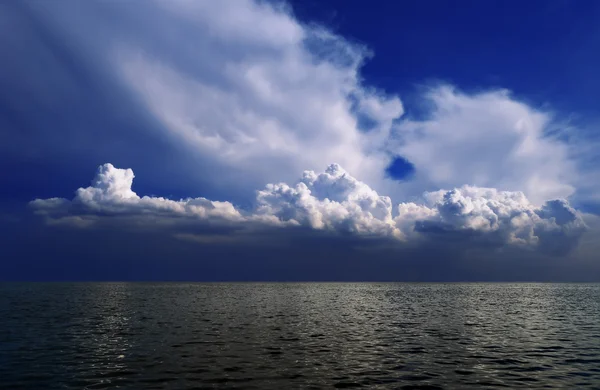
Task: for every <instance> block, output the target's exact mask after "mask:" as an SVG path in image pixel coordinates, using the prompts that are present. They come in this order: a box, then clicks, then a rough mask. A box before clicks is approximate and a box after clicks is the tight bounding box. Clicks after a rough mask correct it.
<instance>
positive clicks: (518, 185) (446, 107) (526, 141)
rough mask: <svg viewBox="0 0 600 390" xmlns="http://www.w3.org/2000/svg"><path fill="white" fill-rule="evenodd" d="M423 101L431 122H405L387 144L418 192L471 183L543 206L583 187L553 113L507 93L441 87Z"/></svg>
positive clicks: (429, 93)
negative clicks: (412, 170)
mask: <svg viewBox="0 0 600 390" xmlns="http://www.w3.org/2000/svg"><path fill="white" fill-rule="evenodd" d="M423 98H424V99H425V100H426V101H428V102H429V103H431V105H430V106H431V111H430V112H429V113H428V117H427V118H426V119H424V120H408V119H407V120H405V121H403V122H401V123H399V124H398V125H397V126H396V127H395V128H394V131H393V137H392V139H391V140H390V143H389V145H388V147H389V148H390V150H393V151H394V152H396V153H398V154H400V155H402V156H404V157H405V158H406V159H408V160H409V161H410V162H412V163H413V164H414V165H415V166H416V167H417V177H416V180H415V182H413V183H412V184H411V185H412V186H413V188H415V190H417V191H418V190H419V188H423V187H429V188H431V187H433V188H448V187H455V186H461V185H463V184H465V183H468V184H471V185H475V186H480V187H494V188H503V189H506V190H510V191H522V192H524V193H525V194H526V196H527V198H528V199H529V200H530V201H532V202H533V203H535V204H536V205H541V204H542V203H543V202H544V201H546V200H548V199H554V198H566V197H569V196H571V195H573V194H574V193H575V190H576V186H578V185H579V184H581V177H580V176H579V172H578V170H577V169H576V164H575V160H574V159H573V158H572V157H573V156H572V155H571V153H570V147H569V145H568V144H567V143H565V142H564V141H563V140H560V139H557V138H556V137H554V136H553V134H554V131H555V130H556V129H555V127H556V124H555V123H554V122H553V116H552V114H551V113H549V112H545V111H542V110H537V109H534V108H533V107H531V106H528V105H527V104H525V103H522V102H519V101H518V100H516V99H514V98H512V97H511V95H510V93H509V91H506V90H496V91H487V92H481V93H475V94H466V93H462V92H460V91H459V90H457V89H456V88H453V87H451V86H447V85H441V86H435V87H432V88H429V89H427V90H426V92H425V93H424V95H423Z"/></svg>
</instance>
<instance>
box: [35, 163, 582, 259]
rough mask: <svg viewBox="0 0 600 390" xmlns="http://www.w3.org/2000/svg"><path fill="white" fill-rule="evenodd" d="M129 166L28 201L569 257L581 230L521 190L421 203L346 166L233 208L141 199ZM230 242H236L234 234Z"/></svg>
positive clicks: (574, 214)
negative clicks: (68, 193) (71, 190)
mask: <svg viewBox="0 0 600 390" xmlns="http://www.w3.org/2000/svg"><path fill="white" fill-rule="evenodd" d="M133 178H134V174H133V171H132V170H131V169H118V168H115V167H114V166H113V165H111V164H104V165H102V166H100V167H99V168H98V171H97V174H96V177H95V178H94V180H93V181H92V185H91V186H90V187H87V188H79V189H78V190H77V191H76V192H75V197H74V198H73V200H71V201H69V200H66V199H60V198H50V199H36V200H34V201H32V202H31V203H30V205H31V207H32V208H33V209H34V211H35V212H36V213H37V214H40V215H43V216H45V217H46V218H47V220H48V221H49V222H51V223H54V224H57V223H65V224H68V223H72V224H74V225H76V226H79V227H87V226H89V225H91V224H93V222H94V221H95V220H100V219H107V218H108V219H110V218H111V217H112V218H115V217H117V218H120V220H121V221H128V220H129V221H134V222H137V223H136V224H137V225H139V221H143V223H144V224H146V225H147V224H154V225H155V226H157V227H161V226H163V227H164V226H165V224H168V225H169V226H171V227H172V226H175V227H177V226H180V227H185V229H189V227H190V226H192V227H193V226H194V224H198V225H200V226H202V225H207V224H210V225H211V226H213V227H215V226H217V227H218V226H228V227H231V228H232V229H237V230H244V229H245V230H246V231H248V230H253V229H265V228H271V229H273V228H276V229H278V228H286V227H288V228H290V227H305V228H310V229H314V230H317V231H328V232H333V233H335V234H351V235H355V236H357V237H377V238H384V239H394V240H397V241H399V242H404V243H407V242H408V243H411V242H416V243H422V242H423V240H434V241H436V240H445V239H448V237H450V238H451V239H458V240H460V241H461V242H464V241H468V242H470V243H471V244H485V245H491V246H494V247H497V248H501V247H504V246H518V247H523V248H531V249H539V250H541V251H545V252H548V253H555V254H565V253H567V252H568V251H569V250H570V249H571V248H573V247H574V246H575V244H576V243H577V241H578V239H579V237H580V236H581V235H582V234H583V233H584V232H585V230H586V225H585V223H584V220H583V217H582V215H581V214H580V213H579V212H578V211H576V210H574V209H573V208H572V207H570V205H569V204H568V202H567V201H566V200H552V201H548V202H545V203H544V204H543V205H542V206H541V207H536V206H534V205H533V204H532V203H530V202H529V200H528V199H527V198H526V197H525V195H524V194H523V193H521V192H508V191H498V190H496V189H493V188H480V187H473V186H463V187H460V188H455V189H452V190H439V191H435V192H429V193H425V194H423V196H422V203H414V202H407V203H400V204H399V205H398V206H397V207H396V208H395V210H394V207H393V206H392V201H391V199H390V198H389V197H387V196H381V195H379V194H378V193H377V192H376V191H374V190H373V189H372V188H370V187H369V186H368V185H367V184H365V183H363V182H361V181H359V180H357V179H356V178H354V177H353V176H351V175H350V174H349V173H348V172H346V171H345V170H344V169H343V168H342V167H341V166H340V165H338V164H331V165H329V167H328V168H327V169H326V170H325V172H322V173H318V174H317V173H315V172H314V171H305V172H304V174H303V176H302V178H301V179H300V180H299V181H298V182H297V183H296V184H295V185H288V184H285V183H278V184H268V185H267V186H266V187H265V188H264V189H263V190H261V191H258V192H257V196H256V202H255V206H254V207H253V209H251V210H241V209H239V208H236V207H235V206H234V205H233V204H232V203H230V202H222V201H211V200H209V199H206V198H188V199H181V200H178V201H175V200H170V199H166V198H162V197H149V196H143V197H140V196H138V195H137V194H136V193H135V192H133V190H132V184H133ZM176 235H177V237H180V238H182V239H188V240H190V239H193V240H195V241H199V242H207V241H213V242H223V240H224V239H225V238H224V237H226V236H227V234H219V233H217V232H215V231H214V230H213V231H212V232H210V235H209V237H204V238H199V236H194V235H191V234H189V232H186V231H179V232H177V233H176ZM226 240H233V238H228V239H226Z"/></svg>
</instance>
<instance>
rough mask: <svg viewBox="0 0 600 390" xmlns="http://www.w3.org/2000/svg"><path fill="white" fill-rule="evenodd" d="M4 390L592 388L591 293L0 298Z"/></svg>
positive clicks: (444, 287)
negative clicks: (116, 389) (117, 389)
mask: <svg viewBox="0 0 600 390" xmlns="http://www.w3.org/2000/svg"><path fill="white" fill-rule="evenodd" d="M0 387H1V388H6V389H112V388H123V389H192V388H193V389H334V388H365V389H485V388H499V387H503V388H510V389H518V388H528V389H538V388H559V389H600V284H545V283H539V284H535V283H534V284H528V283H515V284H503V283H481V284H479V283H465V284H461V283H448V284H444V283H433V284H426V283H419V284H410V283H47V284H45V283H5V284H0Z"/></svg>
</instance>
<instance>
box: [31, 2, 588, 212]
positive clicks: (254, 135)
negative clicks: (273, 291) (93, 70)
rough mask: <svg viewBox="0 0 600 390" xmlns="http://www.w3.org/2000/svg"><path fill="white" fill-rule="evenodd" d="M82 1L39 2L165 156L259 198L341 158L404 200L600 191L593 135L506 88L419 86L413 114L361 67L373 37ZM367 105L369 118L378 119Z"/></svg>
mask: <svg viewBox="0 0 600 390" xmlns="http://www.w3.org/2000/svg"><path fill="white" fill-rule="evenodd" d="M71 4H75V5H76V6H72V7H69V6H65V5H63V6H57V4H54V3H53V4H46V3H44V2H38V3H35V4H33V5H32V9H34V10H37V11H38V14H39V17H40V18H42V19H43V20H46V19H52V21H53V22H54V23H53V24H52V26H53V27H54V28H56V29H57V30H60V31H62V32H64V33H65V34H64V35H65V36H68V37H69V38H70V39H73V40H75V41H76V43H77V44H73V43H72V42H70V43H71V46H73V47H75V48H77V49H78V54H79V53H84V54H82V56H83V57H85V58H86V59H88V61H89V62H92V63H98V64H99V65H98V66H99V67H102V69H103V72H108V73H110V74H111V75H116V76H117V79H118V83H119V86H120V87H124V88H125V89H126V90H128V91H130V92H131V93H132V95H133V96H134V97H135V99H136V102H139V103H140V104H141V105H142V107H143V110H145V111H146V112H145V114H148V115H149V116H150V117H151V118H152V119H154V120H155V121H156V122H157V123H158V125H157V126H156V128H157V129H159V130H158V131H159V135H161V136H165V137H166V139H168V140H169V141H170V143H169V147H170V146H172V144H175V145H177V147H178V148H179V149H178V151H180V152H181V153H172V152H171V150H170V149H169V152H170V153H167V152H165V154H164V155H161V154H160V153H158V154H157V155H156V160H157V161H161V162H162V161H165V162H166V161H167V160H168V163H169V164H171V166H177V167H178V168H180V169H181V171H183V172H182V176H185V177H188V178H189V179H188V180H189V182H190V183H195V184H196V183H200V184H202V185H204V187H203V188H206V187H210V188H219V190H220V191H221V193H228V194H235V195H236V196H237V197H238V199H240V198H244V197H245V198H248V197H251V196H252V191H253V190H254V189H256V188H260V187H262V186H264V185H265V184H267V183H273V182H278V181H284V182H288V183H289V182H292V181H293V180H294V179H295V175H296V174H297V172H299V171H301V170H303V169H311V170H319V169H322V167H324V166H326V165H327V164H329V163H330V162H332V161H336V162H338V163H339V164H340V165H341V166H343V167H344V168H346V169H347V170H348V171H350V172H352V173H353V175H355V176H356V177H357V178H358V179H360V180H362V181H365V182H368V183H369V185H370V186H371V187H372V188H373V189H375V190H376V191H378V192H380V193H386V194H389V195H390V197H391V199H392V200H394V201H400V200H402V199H408V198H410V197H418V196H420V195H421V194H422V193H423V192H425V191H432V190H436V189H439V188H460V187H462V186H463V185H471V186H478V187H493V188H502V189H505V190H510V191H523V193H524V194H525V195H526V196H527V198H528V199H529V200H530V201H531V202H532V203H533V204H534V205H536V206H541V205H542V204H543V203H544V202H545V201H546V200H549V199H553V198H564V197H577V196H580V195H581V194H582V193H583V192H585V194H586V197H588V198H591V197H593V196H594V195H595V194H597V193H598V191H596V189H597V184H596V182H597V180H596V181H594V180H593V179H594V177H595V176H594V175H596V173H597V169H596V168H594V169H593V172H592V173H591V174H588V173H585V172H583V169H582V168H581V164H578V159H580V158H581V154H578V153H577V151H581V147H582V145H583V144H584V143H578V144H577V145H576V146H575V147H574V146H573V145H571V144H569V143H567V142H565V141H564V140H559V139H558V138H557V137H554V136H553V135H552V134H550V133H551V132H554V131H555V130H556V127H557V126H558V125H559V124H560V123H557V121H555V117H554V115H553V114H552V113H551V112H548V111H544V110H540V109H537V108H536V107H534V106H532V105H531V104H526V103H524V102H521V101H519V100H518V99H516V98H514V97H513V96H511V95H510V94H509V93H508V91H505V90H496V91H486V92H480V93H471V94H468V93H462V92H459V91H458V90H457V89H454V88H453V87H450V86H435V87H433V88H430V89H428V90H426V91H425V92H424V93H423V94H422V95H421V96H419V97H418V99H421V100H425V101H427V102H428V103H430V112H428V113H427V114H428V115H427V118H426V119H414V118H413V119H411V117H410V115H408V118H402V115H403V114H404V107H403V104H402V102H401V101H400V99H399V97H398V96H395V95H391V94H386V93H385V92H383V91H380V90H376V89H374V88H372V87H371V86H370V85H369V84H368V83H367V82H366V81H365V80H363V78H362V77H361V73H360V72H361V66H362V65H363V63H364V61H365V60H366V59H367V58H368V57H369V56H370V53H369V52H368V50H367V48H365V47H362V46H360V45H358V44H355V43H352V42H349V41H348V40H346V39H345V38H344V37H341V36H338V35H336V34H334V33H332V32H331V31H329V30H327V29H326V28H324V27H322V26H314V25H306V24H302V23H301V22H300V21H298V20H297V19H296V18H295V17H294V15H293V14H292V13H291V12H290V10H289V7H286V6H284V5H281V4H274V3H273V2H264V1H253V0H232V1H210V0H199V1H193V0H181V1H165V0H159V1H147V2H141V1H137V2H136V1H133V2H126V3H123V2H93V1H89V2H74V3H71ZM61 29H62V30H61ZM67 33H68V34H67ZM88 57H89V58H88ZM400 61H401V59H400ZM419 81H420V80H416V82H419ZM417 103H418V104H419V103H422V101H418V102H417ZM126 114H128V113H125V114H124V115H123V116H125V117H126V116H127V115H126ZM409 114H410V112H409ZM359 117H360V118H365V117H366V118H368V122H370V125H369V126H368V127H369V129H368V131H367V130H366V129H361V128H360V127H361V121H360V120H358V118H359ZM399 118H400V119H399ZM138 119H139V118H138ZM144 119H146V118H144ZM152 123H153V125H154V124H155V123H154V122H152ZM150 128H152V129H154V128H155V127H154V126H148V129H150ZM147 131H151V130H147ZM148 135H149V136H156V135H157V134H154V133H152V134H148ZM107 137H108V136H107ZM113 143H114V144H119V143H118V142H108V141H106V144H108V145H111V144H113ZM127 147H128V148H134V147H137V145H127ZM167 149H168V147H167V146H165V150H167ZM594 150H595V149H594ZM133 155H134V154H133V153H132V155H131V156H127V157H128V159H129V160H127V161H132V160H133V159H135V157H133ZM394 155H401V156H403V157H404V158H406V159H407V160H408V161H410V162H411V163H412V164H414V166H415V169H416V172H415V175H414V177H413V178H412V179H411V180H410V181H407V182H404V183H402V184H400V183H398V182H396V181H393V180H390V179H388V178H386V177H385V167H386V166H387V165H388V164H389V162H390V161H391V159H392V157H393V156H394ZM586 155H590V153H589V152H588V153H587V154H586ZM190 156H192V157H193V158H190ZM157 165H160V163H157ZM164 165H166V164H164ZM591 165H593V164H591ZM596 165H597V164H596ZM594 166H595V165H594ZM144 167H145V166H144ZM586 169H588V168H586ZM206 172H211V173H213V174H211V175H206V174H205V173H206ZM157 176H158V175H157ZM147 180H152V178H149V179H147ZM173 180H174V181H176V180H177V179H173ZM590 183H592V184H590Z"/></svg>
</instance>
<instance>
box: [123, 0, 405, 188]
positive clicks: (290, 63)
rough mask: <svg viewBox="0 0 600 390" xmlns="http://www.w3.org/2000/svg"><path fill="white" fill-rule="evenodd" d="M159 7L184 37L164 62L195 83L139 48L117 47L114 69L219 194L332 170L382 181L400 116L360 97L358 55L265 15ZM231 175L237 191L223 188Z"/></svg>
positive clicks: (282, 16)
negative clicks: (363, 125)
mask: <svg viewBox="0 0 600 390" xmlns="http://www.w3.org/2000/svg"><path fill="white" fill-rule="evenodd" d="M158 5H159V6H160V7H163V8H164V10H163V11H164V12H166V13H167V15H168V17H173V18H174V19H176V20H179V22H180V23H181V26H182V27H181V30H182V31H183V29H184V28H185V29H186V31H187V32H188V34H187V35H186V37H185V38H183V39H185V40H186V41H184V42H182V41H181V40H179V39H182V37H181V36H180V35H178V34H175V35H174V37H177V39H178V41H177V42H170V43H171V44H172V45H173V47H174V48H173V50H175V51H178V50H181V52H178V55H182V52H183V51H185V54H186V55H187V56H188V58H187V61H188V62H190V63H193V64H198V68H201V69H202V70H203V72H202V74H197V73H194V72H189V71H186V70H185V69H182V67H181V66H179V65H177V64H174V63H173V61H172V60H170V59H169V58H163V57H161V56H160V55H158V54H156V53H155V52H154V51H153V50H152V49H151V48H150V47H149V46H148V45H144V44H143V43H139V42H138V43H137V44H128V43H120V44H119V45H118V46H117V48H118V49H117V50H116V51H114V55H115V57H114V58H115V60H114V66H115V68H116V69H117V71H118V72H119V73H120V74H121V76H122V78H123V81H124V83H125V84H126V85H128V86H129V87H130V88H131V89H132V90H133V91H135V92H136V93H137V94H138V95H139V97H140V98H141V100H142V101H143V102H144V104H145V105H146V107H147V108H148V110H149V111H150V112H151V113H152V114H153V115H154V116H155V117H156V118H158V119H159V120H160V121H161V123H162V124H163V128H164V130H165V131H166V133H167V134H168V135H169V136H171V137H172V138H173V139H175V140H180V141H183V142H184V143H185V144H186V146H187V147H188V148H191V149H192V150H193V152H194V153H197V154H199V155H202V156H203V158H205V159H209V160H210V164H211V165H212V166H213V167H214V168H216V169H219V171H220V172H221V173H222V174H220V175H219V181H220V182H221V183H222V182H223V181H228V180H229V181H230V184H231V186H233V188H234V189H237V190H239V189H240V188H239V187H240V186H242V185H244V184H245V185H248V183H251V185H252V186H253V187H254V188H256V186H261V185H264V184H266V183H268V182H272V181H276V180H291V179H292V178H293V175H295V173H296V172H298V171H300V170H302V169H305V168H307V167H308V168H310V169H318V168H319V167H322V166H325V165H326V164H328V163H329V162H331V161H338V162H339V163H340V164H342V165H343V166H345V167H346V168H347V169H350V170H351V171H352V172H355V174H356V175H357V176H358V177H361V178H363V179H364V178H367V177H369V178H370V179H371V180H372V181H381V180H383V177H384V169H385V166H386V164H387V163H388V162H389V156H388V155H387V154H386V153H384V150H383V148H382V142H384V141H385V139H387V135H388V133H389V131H390V128H391V125H392V121H393V119H395V118H397V117H399V116H400V115H401V114H402V113H403V107H402V104H401V102H400V100H399V99H398V98H397V97H395V96H386V95H385V94H384V93H382V92H380V91H376V90H373V89H371V88H366V87H364V86H363V85H362V83H361V80H360V77H359V69H360V66H361V64H362V61H363V59H364V57H365V55H367V52H366V51H365V50H364V49H363V48H362V47H360V46H357V45H353V44H350V43H349V42H347V41H345V40H344V39H343V38H341V37H339V36H336V35H334V34H332V33H330V32H329V31H327V30H325V29H322V28H319V27H308V26H304V25H301V24H300V23H298V21H297V20H295V19H294V18H293V17H292V16H291V15H290V14H289V13H288V12H287V11H286V10H285V9H284V8H276V7H275V6H273V5H272V4H269V3H263V2H260V3H259V2H254V1H234V2H216V1H215V2H212V1H199V2H158ZM173 28H175V29H176V27H173ZM193 47H196V48H198V50H194V49H193ZM356 110H358V111H360V112H363V113H364V115H367V116H368V117H369V118H371V119H372V120H373V122H374V123H375V126H374V128H373V129H371V130H370V131H369V132H362V131H361V130H360V129H359V127H358V124H357V119H356V115H355V111H356ZM240 170H243V171H244V176H245V180H246V181H247V182H248V183H241V181H240V180H237V177H235V178H233V177H234V176H235V174H234V172H236V171H237V172H239V171H240ZM246 189H247V188H246Z"/></svg>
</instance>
